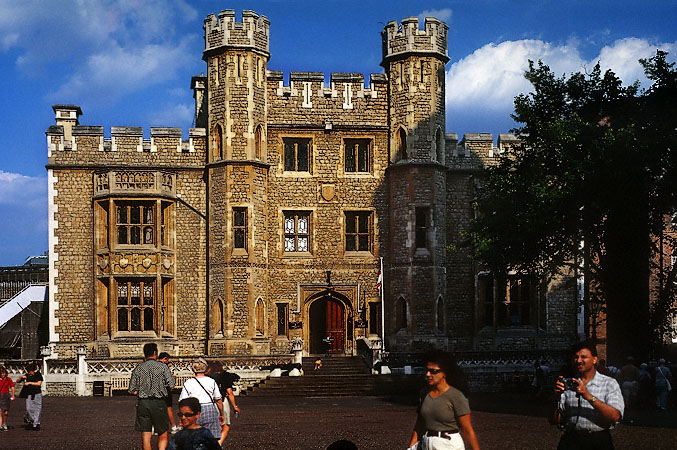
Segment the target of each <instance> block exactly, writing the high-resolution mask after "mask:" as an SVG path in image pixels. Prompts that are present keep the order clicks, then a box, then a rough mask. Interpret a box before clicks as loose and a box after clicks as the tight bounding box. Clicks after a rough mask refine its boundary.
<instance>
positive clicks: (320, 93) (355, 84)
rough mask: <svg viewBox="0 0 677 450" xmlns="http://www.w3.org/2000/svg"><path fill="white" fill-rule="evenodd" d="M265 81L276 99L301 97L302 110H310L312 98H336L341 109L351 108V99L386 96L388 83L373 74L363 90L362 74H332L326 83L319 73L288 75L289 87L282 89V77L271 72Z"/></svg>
mask: <svg viewBox="0 0 677 450" xmlns="http://www.w3.org/2000/svg"><path fill="white" fill-rule="evenodd" d="M267 79H268V83H269V88H270V89H272V90H274V92H275V93H276V94H277V96H278V97H303V99H304V101H303V105H302V106H303V107H306V108H310V107H312V99H313V98H321V99H322V98H335V99H337V101H340V102H341V103H342V104H343V106H344V109H350V108H351V107H350V106H349V105H352V100H353V99H358V98H361V99H375V98H377V97H379V95H381V96H383V95H385V90H386V84H387V82H388V80H387V78H386V76H385V74H382V73H372V74H371V75H370V76H369V87H365V85H364V75H363V74H361V73H344V72H333V73H332V74H331V75H330V77H329V79H327V78H326V77H325V75H324V73H322V72H290V73H289V85H285V84H284V75H283V73H282V72H278V71H270V70H269V71H268V74H267ZM379 91H381V94H379ZM338 106H341V105H338Z"/></svg>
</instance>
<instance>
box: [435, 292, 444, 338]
mask: <svg viewBox="0 0 677 450" xmlns="http://www.w3.org/2000/svg"><path fill="white" fill-rule="evenodd" d="M435 327H436V328H437V330H438V331H444V298H443V297H442V296H441V295H440V296H438V297H437V303H436V304H435Z"/></svg>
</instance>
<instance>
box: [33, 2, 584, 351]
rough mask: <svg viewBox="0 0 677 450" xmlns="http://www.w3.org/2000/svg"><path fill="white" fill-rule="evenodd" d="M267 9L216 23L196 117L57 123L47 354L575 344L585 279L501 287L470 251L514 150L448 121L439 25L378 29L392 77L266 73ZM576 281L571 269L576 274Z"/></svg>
mask: <svg viewBox="0 0 677 450" xmlns="http://www.w3.org/2000/svg"><path fill="white" fill-rule="evenodd" d="M269 25H270V23H269V21H268V19H267V18H266V17H264V16H259V15H257V14H256V13H254V12H251V11H244V12H243V13H242V21H241V22H238V21H237V20H236V19H235V13H234V12H233V11H230V10H226V11H222V12H221V13H220V14H219V15H218V16H215V15H210V16H208V17H207V18H206V20H205V22H204V33H205V34H204V38H205V50H204V53H203V59H204V61H205V62H206V73H207V75H206V76H204V75H201V76H195V77H193V78H192V81H191V87H192V89H193V91H194V98H195V124H196V128H191V129H190V131H189V139H188V140H187V141H186V140H183V139H182V132H181V130H180V129H177V128H151V129H150V139H144V136H143V130H142V128H140V127H119V126H112V127H111V128H110V138H107V137H105V135H104V129H103V127H101V126H83V125H80V123H79V117H80V115H81V114H82V111H81V109H80V107H79V106H76V105H55V106H54V112H55V115H56V125H53V126H50V127H49V129H48V130H47V132H46V134H47V145H48V165H47V170H48V179H49V181H48V182H49V229H50V235H49V247H50V252H49V264H50V267H49V271H50V275H49V314H50V324H49V328H50V346H51V347H52V357H58V358H72V357H73V356H74V355H75V354H76V348H77V347H79V346H80V347H82V346H85V347H86V351H87V354H88V355H92V356H96V357H111V358H112V357H125V356H138V355H139V354H141V346H142V345H143V344H144V343H146V342H149V341H155V342H157V343H158V344H159V346H160V348H161V350H165V351H168V352H170V353H171V354H172V355H175V356H190V355H195V354H207V355H213V356H219V355H275V354H288V353H289V352H290V345H291V342H292V340H298V339H299V338H300V339H302V341H303V344H302V345H303V352H304V354H312V353H319V352H324V351H325V346H326V345H327V344H326V343H325V341H324V339H325V338H326V337H331V338H333V342H331V343H330V344H329V346H330V351H331V352H332V353H334V354H339V355H352V354H355V353H356V351H357V350H356V349H357V346H358V342H360V341H362V342H371V343H374V342H377V341H378V340H379V339H380V337H382V335H383V334H382V330H381V320H382V317H381V300H380V295H379V290H378V288H377V279H378V275H379V270H380V262H381V259H382V261H383V268H384V271H383V272H384V283H383V286H384V292H383V298H384V308H383V310H384V311H385V315H384V317H383V319H384V320H383V322H384V324H385V346H386V349H387V350H389V351H392V352H398V351H400V352H409V351H417V350H420V349H423V348H425V347H427V346H430V345H435V346H437V347H442V348H445V349H449V350H454V351H475V352H477V351H486V352H496V351H515V350H517V351H525V352H535V351H540V350H544V349H561V348H564V347H566V346H567V345H568V344H570V343H571V342H572V341H573V340H575V339H576V330H577V323H576V321H577V317H578V310H577V307H576V302H575V300H576V295H577V293H576V286H575V280H569V281H567V280H560V281H550V282H549V283H544V282H537V281H536V280H533V279H531V278H529V277H519V276H513V277H508V279H504V280H494V278H493V277H492V276H491V274H490V273H486V272H483V271H482V270H481V268H479V267H478V266H477V265H476V264H475V263H474V262H473V261H472V260H470V259H469V258H468V257H467V255H466V252H465V251H463V250H462V248H461V246H460V244H462V239H463V231H464V230H466V229H467V227H468V226H469V223H470V220H471V219H472V217H473V214H474V211H473V206H472V202H473V198H474V195H475V191H476V188H477V186H478V185H479V183H480V182H481V177H482V170H483V169H484V168H485V167H486V166H487V165H491V164H494V163H495V161H496V160H497V159H498V158H499V157H500V155H501V154H503V152H506V151H509V149H510V147H511V146H513V145H515V144H516V140H515V138H514V137H513V136H510V135H500V136H499V139H498V145H497V147H495V146H494V145H493V137H492V136H491V135H490V134H483V133H480V134H466V135H465V136H464V137H463V138H462V140H461V141H460V142H459V141H458V138H457V136H456V135H455V134H451V133H447V132H446V131H447V130H446V129H445V123H446V117H445V65H446V63H447V62H448V61H449V57H448V56H447V31H448V27H447V25H446V24H445V23H443V22H441V21H439V20H437V19H434V18H426V20H425V23H424V24H423V28H422V29H419V23H418V20H417V19H416V18H407V19H404V20H403V21H402V23H401V24H398V23H396V22H390V23H388V24H387V25H386V26H385V28H384V30H383V32H382V44H383V47H382V49H383V61H382V63H381V65H382V66H383V69H384V72H383V73H375V74H371V75H370V77H369V79H368V80H367V83H366V84H365V80H364V78H363V75H362V74H354V73H332V74H331V77H330V78H329V79H325V76H324V75H323V74H322V73H314V72H291V73H290V74H289V77H288V82H285V80H284V76H283V73H281V72H277V71H273V70H270V69H269V67H268V62H269V59H270V57H271V55H270V52H269V46H268V43H269ZM572 282H574V284H572Z"/></svg>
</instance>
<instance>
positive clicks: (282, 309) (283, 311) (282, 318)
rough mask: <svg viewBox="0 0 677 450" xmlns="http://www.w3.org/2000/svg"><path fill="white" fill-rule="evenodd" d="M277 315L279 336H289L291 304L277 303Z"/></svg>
mask: <svg viewBox="0 0 677 450" xmlns="http://www.w3.org/2000/svg"><path fill="white" fill-rule="evenodd" d="M275 312H276V314H277V327H276V330H277V335H278V336H287V335H288V333H289V303H275Z"/></svg>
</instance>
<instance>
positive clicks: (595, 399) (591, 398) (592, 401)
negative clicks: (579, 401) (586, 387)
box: [588, 395, 597, 405]
mask: <svg viewBox="0 0 677 450" xmlns="http://www.w3.org/2000/svg"><path fill="white" fill-rule="evenodd" d="M588 401H589V402H590V404H591V405H592V404H593V403H595V402H596V401H597V397H595V396H594V395H593V396H592V397H590V400H588Z"/></svg>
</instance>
